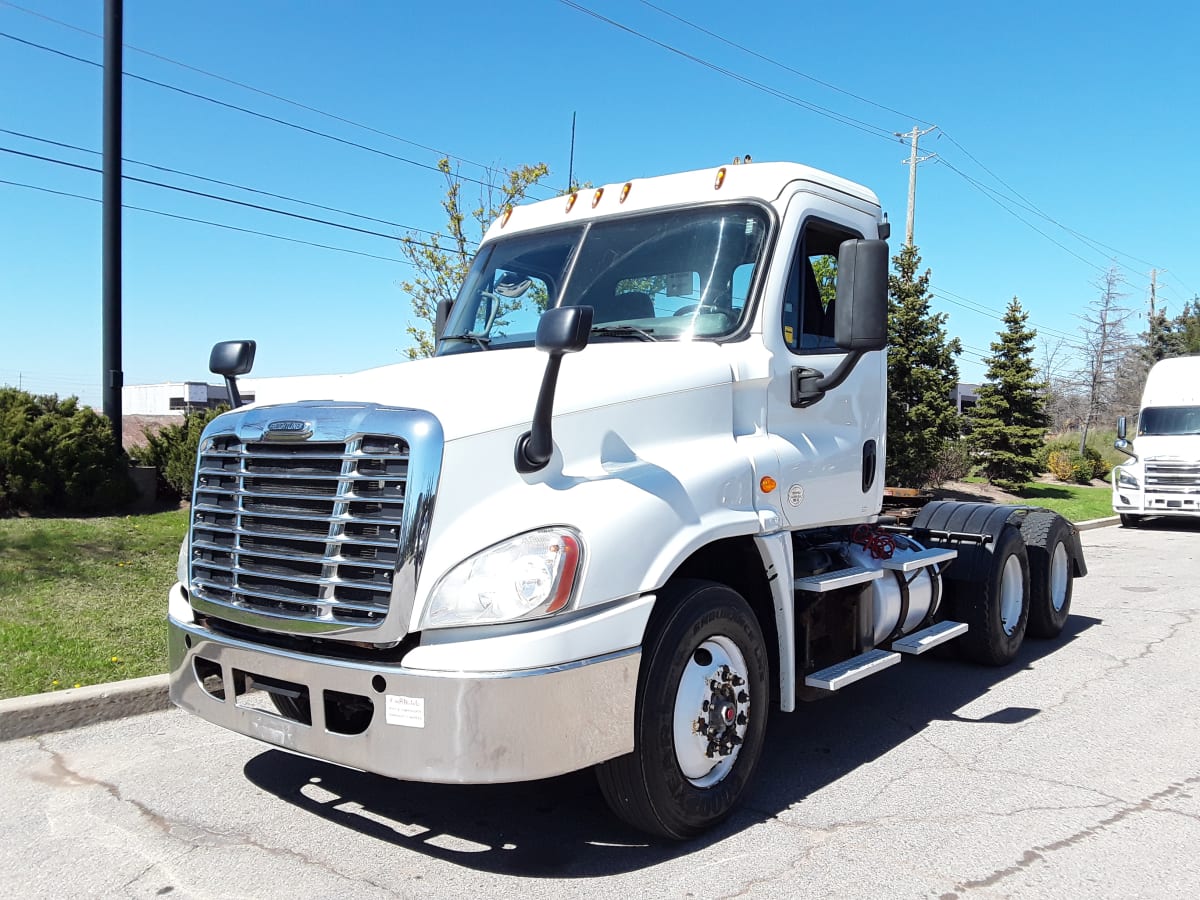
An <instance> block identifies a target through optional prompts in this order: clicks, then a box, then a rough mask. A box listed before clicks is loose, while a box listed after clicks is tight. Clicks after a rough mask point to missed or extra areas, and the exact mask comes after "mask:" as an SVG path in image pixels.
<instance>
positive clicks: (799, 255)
mask: <svg viewBox="0 0 1200 900" xmlns="http://www.w3.org/2000/svg"><path fill="white" fill-rule="evenodd" d="M854 237H858V235H856V234H854V233H852V232H849V231H844V230H842V229H840V228H837V227H835V226H833V225H829V224H827V223H824V222H809V223H808V224H807V225H806V226H805V228H804V232H803V233H802V235H801V237H800V244H799V246H798V247H797V248H796V253H795V255H794V256H793V257H792V268H791V270H790V272H789V273H788V284H787V291H786V293H785V295H784V301H783V322H782V326H783V337H784V340H785V341H786V342H787V345H788V347H789V348H790V349H791V350H792V352H794V353H828V352H840V351H839V350H838V346H837V344H836V343H834V340H833V323H834V308H835V306H836V303H837V260H838V249H839V248H840V247H841V244H842V241H846V240H850V239H851V238H854Z"/></svg>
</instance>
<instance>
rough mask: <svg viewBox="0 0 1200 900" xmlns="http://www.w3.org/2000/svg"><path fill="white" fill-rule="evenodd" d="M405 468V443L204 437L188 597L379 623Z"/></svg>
mask: <svg viewBox="0 0 1200 900" xmlns="http://www.w3.org/2000/svg"><path fill="white" fill-rule="evenodd" d="M408 463H409V447H408V444H407V442H406V441H404V440H403V439H401V438H398V437H394V436H390V435H364V436H362V437H358V438H355V439H353V440H350V441H348V442H345V443H331V442H320V441H315V442H314V441H309V442H305V443H302V444H300V443H296V444H289V443H283V442H272V443H259V442H250V443H247V442H243V441H241V440H239V439H238V438H236V437H234V436H231V435H220V436H218V437H215V438H211V439H208V440H207V441H206V442H205V443H204V445H203V446H202V447H201V451H200V460H199V464H198V467H197V472H196V490H195V495H194V497H193V503H192V533H191V553H192V555H191V589H192V592H193V594H194V595H195V596H197V597H198V598H200V599H203V600H207V601H209V602H210V603H214V604H218V605H221V606H227V607H230V608H234V609H243V610H251V611H254V612H258V613H263V614H266V615H268V616H274V617H282V618H288V619H299V620H310V621H319V622H326V623H328V622H344V623H353V624H357V625H365V626H369V625H372V624H378V623H379V622H381V621H382V620H383V619H384V618H385V617H386V615H387V612H388V608H389V603H390V600H391V594H392V581H393V578H394V575H395V571H396V567H397V564H398V560H399V557H400V535H401V529H402V519H403V514H404V502H405V493H406V488H407V483H408Z"/></svg>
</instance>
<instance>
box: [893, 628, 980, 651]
mask: <svg viewBox="0 0 1200 900" xmlns="http://www.w3.org/2000/svg"><path fill="white" fill-rule="evenodd" d="M966 631H967V623H966V622H950V621H946V622H938V623H937V624H935V625H930V626H929V627H928V628H926V629H925V630H924V631H914V632H913V633H912V634H910V635H906V636H905V637H902V638H900V640H898V641H893V642H892V649H893V650H896V651H898V652H900V653H912V654H914V655H915V654H918V653H924V652H925V651H926V650H928V649H929V648H930V647H936V646H937V645H938V644H944V643H946V641H949V640H951V639H953V638H956V637H958V636H959V635H960V634H965V633H966Z"/></svg>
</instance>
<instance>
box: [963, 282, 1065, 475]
mask: <svg viewBox="0 0 1200 900" xmlns="http://www.w3.org/2000/svg"><path fill="white" fill-rule="evenodd" d="M1028 321H1029V314H1028V313H1026V312H1025V311H1024V310H1022V309H1021V302H1020V301H1019V300H1018V299H1017V298H1016V297H1013V299H1012V302H1011V303H1009V304H1008V309H1007V310H1006V311H1005V314H1004V325H1005V328H1004V330H1003V331H1001V332H999V334H998V340H995V341H993V342H992V345H991V351H992V353H991V356H989V357H988V359H987V364H988V370H987V382H986V383H985V384H983V385H982V386H980V388H979V402H978V403H976V404H975V408H974V409H973V410H971V414H970V417H969V422H970V429H971V445H972V447H973V448H974V450H975V453H976V457H977V458H978V459H979V460H981V461H982V463H983V471H984V474H985V475H986V476H987V479H988V481H989V482H991V483H993V484H998V485H1000V486H1002V487H1015V486H1017V485H1021V484H1024V483H1025V482H1027V481H1029V480H1030V479H1031V478H1033V477H1034V476H1035V475H1036V474H1037V472H1038V464H1037V460H1036V458H1035V457H1036V453H1037V450H1038V448H1039V447H1040V446H1041V445H1042V442H1043V440H1044V439H1045V436H1046V428H1047V426H1048V425H1049V417H1048V416H1047V415H1046V397H1045V385H1043V384H1042V383H1041V382H1039V381H1038V375H1037V368H1036V366H1035V365H1034V360H1033V351H1034V339H1035V338H1036V337H1037V332H1036V331H1034V330H1033V329H1032V328H1029V327H1027V325H1026V323H1027V322H1028Z"/></svg>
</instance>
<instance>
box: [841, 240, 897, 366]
mask: <svg viewBox="0 0 1200 900" xmlns="http://www.w3.org/2000/svg"><path fill="white" fill-rule="evenodd" d="M887 316H888V245H887V241H879V240H869V241H868V240H849V241H844V242H843V243H842V246H841V247H840V248H839V250H838V274H837V303H836V309H835V312H834V340H835V342H836V343H837V345H838V346H839V347H840V348H841V349H843V350H859V351H862V352H864V353H866V352H869V351H872V350H882V349H883V348H884V347H886V346H887V325H888V322H887Z"/></svg>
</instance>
